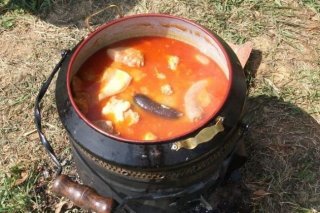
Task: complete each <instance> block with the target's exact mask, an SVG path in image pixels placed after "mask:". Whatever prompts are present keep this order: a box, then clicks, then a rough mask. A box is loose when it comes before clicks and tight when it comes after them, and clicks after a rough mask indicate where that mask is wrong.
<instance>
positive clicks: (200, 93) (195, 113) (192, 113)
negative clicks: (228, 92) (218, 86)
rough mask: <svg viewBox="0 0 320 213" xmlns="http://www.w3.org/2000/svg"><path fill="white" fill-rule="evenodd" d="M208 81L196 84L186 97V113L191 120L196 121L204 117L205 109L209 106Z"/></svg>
mask: <svg viewBox="0 0 320 213" xmlns="http://www.w3.org/2000/svg"><path fill="white" fill-rule="evenodd" d="M207 83H208V82H207V80H200V81H197V82H196V83H194V84H193V85H192V86H191V87H190V88H189V89H188V90H187V92H186V94H185V96H184V108H185V113H186V115H187V117H188V119H189V120H191V121H196V120H199V119H201V118H202V116H203V107H205V105H207V104H208V98H210V97H208V95H209V93H208V92H206V90H205V89H206V86H207Z"/></svg>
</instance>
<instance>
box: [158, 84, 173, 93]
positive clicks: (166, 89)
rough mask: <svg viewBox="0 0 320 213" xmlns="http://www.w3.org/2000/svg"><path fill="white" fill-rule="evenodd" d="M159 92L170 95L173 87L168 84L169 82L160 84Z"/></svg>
mask: <svg viewBox="0 0 320 213" xmlns="http://www.w3.org/2000/svg"><path fill="white" fill-rule="evenodd" d="M160 89H161V93H162V94H164V95H172V94H173V89H172V87H171V86H170V84H165V85H162V86H161V88H160Z"/></svg>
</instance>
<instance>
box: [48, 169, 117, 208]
mask: <svg viewBox="0 0 320 213" xmlns="http://www.w3.org/2000/svg"><path fill="white" fill-rule="evenodd" d="M52 191H53V192H54V193H56V194H58V195H60V196H64V197H66V198H68V199H70V200H71V201H72V202H73V203H74V204H75V205H76V206H79V207H81V208H84V209H87V210H91V211H95V212H96V213H110V212H111V209H112V205H113V199H112V198H106V197H102V196H101V195H99V194H98V193H97V192H96V191H95V190H94V189H92V188H90V187H88V186H85V185H80V184H78V183H76V182H74V181H72V180H71V179H70V178H69V177H68V176H66V175H59V176H58V177H57V178H56V180H55V181H54V183H53V186H52Z"/></svg>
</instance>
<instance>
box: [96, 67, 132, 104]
mask: <svg viewBox="0 0 320 213" xmlns="http://www.w3.org/2000/svg"><path fill="white" fill-rule="evenodd" d="M131 79H132V77H131V76H130V75H129V74H128V73H127V72H125V71H123V70H120V69H107V70H106V71H105V73H104V74H103V76H102V79H101V82H102V83H101V85H102V88H101V89H100V91H99V94H98V99H99V101H101V100H103V99H104V98H106V97H109V96H112V95H115V94H118V93H120V92H122V91H123V90H125V89H126V88H127V87H128V86H129V84H130V82H131Z"/></svg>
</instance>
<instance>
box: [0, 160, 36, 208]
mask: <svg viewBox="0 0 320 213" xmlns="http://www.w3.org/2000/svg"><path fill="white" fill-rule="evenodd" d="M29 172H30V173H25V170H24V169H23V168H22V167H21V166H19V165H15V166H14V167H11V168H10V171H9V172H8V173H0V185H1V188H0V212H23V211H25V210H28V209H30V206H32V204H33V202H34V197H32V196H31V195H32V194H35V192H34V188H35V184H36V182H37V179H38V177H39V174H37V173H36V172H35V171H34V170H31V171H29ZM21 174H23V175H24V177H21ZM22 180H23V182H22ZM20 182H21V183H20Z"/></svg>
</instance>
